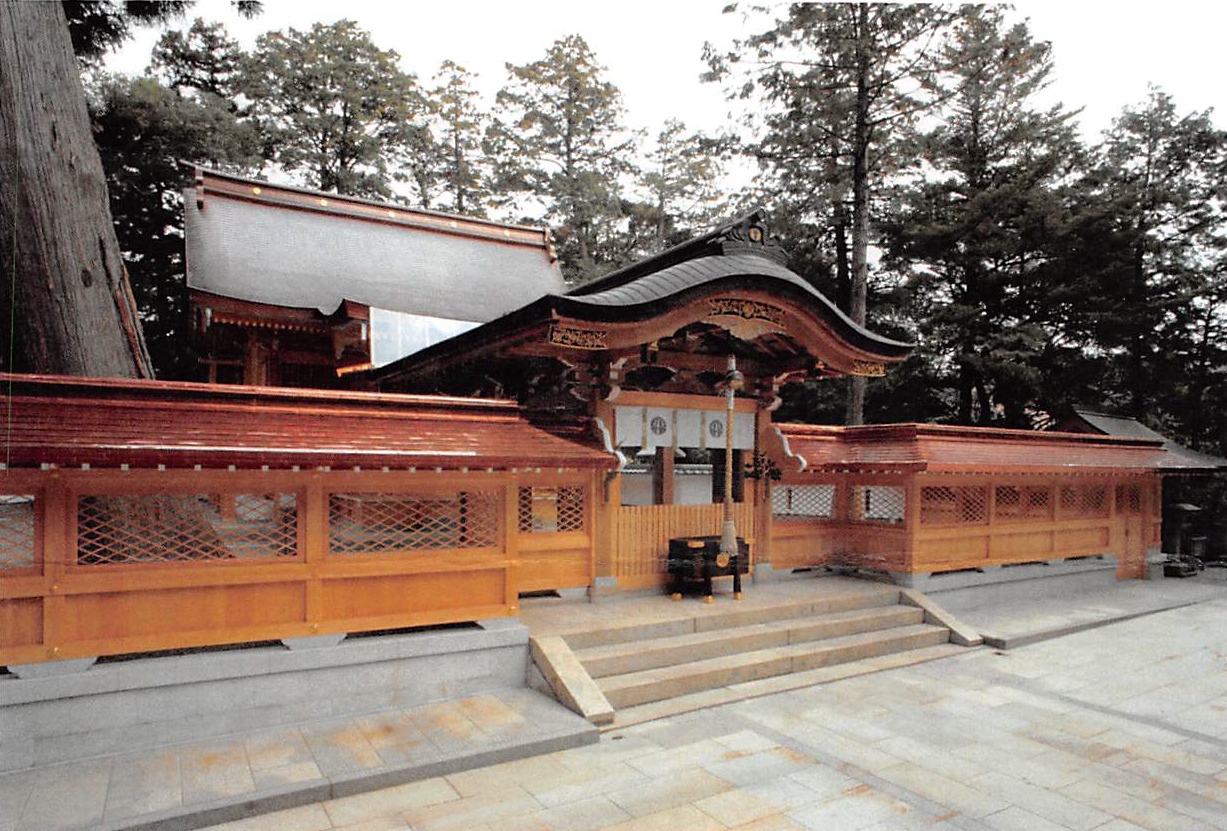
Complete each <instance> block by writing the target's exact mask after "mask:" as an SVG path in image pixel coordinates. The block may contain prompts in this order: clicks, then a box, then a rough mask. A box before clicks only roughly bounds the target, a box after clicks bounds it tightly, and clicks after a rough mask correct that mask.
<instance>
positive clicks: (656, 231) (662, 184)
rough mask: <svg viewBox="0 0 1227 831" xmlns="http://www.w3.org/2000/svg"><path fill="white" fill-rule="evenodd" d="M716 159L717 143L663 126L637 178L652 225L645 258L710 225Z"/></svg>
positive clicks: (716, 199) (715, 200) (680, 126)
mask: <svg viewBox="0 0 1227 831" xmlns="http://www.w3.org/2000/svg"><path fill="white" fill-rule="evenodd" d="M720 155H721V151H720V146H719V142H718V141H715V140H713V139H710V138H707V137H706V136H704V135H703V134H702V133H691V134H690V135H687V134H686V125H685V123H683V122H682V121H679V120H677V119H672V118H671V119H668V120H667V121H665V124H664V127H663V128H662V129H661V131H660V132H659V133H658V134H657V136H656V146H655V147H654V148H653V149H652V151H651V152H650V153H649V154H648V157H647V161H646V164H645V165H644V168H643V171H642V172H641V173H640V176H639V186H640V187H641V188H643V189H644V190H645V191H647V195H648V204H647V205H646V206H645V207H646V208H647V209H648V214H649V218H650V219H651V220H652V225H653V227H652V231H653V236H652V239H651V241H650V244H649V245H648V246H647V248H648V250H647V251H646V252H645V253H649V254H655V253H659V252H660V251H663V250H664V249H666V248H668V247H669V246H670V245H674V244H676V243H678V242H681V241H683V240H684V239H686V238H688V237H691V236H694V235H695V234H696V233H698V232H700V231H704V230H707V229H708V228H709V227H710V226H711V225H713V224H714V222H715V220H716V215H717V212H718V211H719V209H720V206H721V202H722V199H721V196H720V192H719V189H718V186H717V183H718V182H719V179H720V176H721V173H722V165H721V158H720Z"/></svg>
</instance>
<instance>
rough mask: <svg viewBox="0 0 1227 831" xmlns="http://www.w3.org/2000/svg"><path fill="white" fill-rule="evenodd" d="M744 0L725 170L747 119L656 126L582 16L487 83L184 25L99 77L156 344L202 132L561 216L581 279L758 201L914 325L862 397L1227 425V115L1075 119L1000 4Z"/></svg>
mask: <svg viewBox="0 0 1227 831" xmlns="http://www.w3.org/2000/svg"><path fill="white" fill-rule="evenodd" d="M132 5H133V4H125V3H120V2H106V3H101V4H83V3H66V4H65V8H66V9H70V10H75V11H73V12H72V13H71V14H70V15H69V16H70V19H72V20H74V21H75V23H74V26H76V29H77V34H78V39H79V42H80V43H81V46H80V51H81V55H82V56H84V57H85V59H87V60H97V55H99V54H101V52H102V51H105V49H107V48H109V47H110V46H113V45H114V44H116V43H118V42H119V41H122V39H123V38H124V37H126V36H127V33H128V32H129V31H130V27H131V26H133V25H138V24H140V23H141V22H142V21H146V20H151V19H152V20H154V21H158V20H162V19H165V16H166V15H170V14H175V13H178V12H179V11H182V9H183V8H184V7H186V6H187V5H188V4H186V3H155V4H150V5H149V8H148V9H141V10H137V12H138V13H137V14H135V15H130V14H129V7H130V6H132ZM155 7H156V9H155ZM155 10H156V14H154V12H155ZM764 13H765V14H766V15H767V17H763V14H764ZM74 15H75V16H74ZM146 15H150V16H146ZM157 15H162V17H158V16H157ZM747 19H748V20H752V21H753V22H752V23H750V24H748V28H747V31H748V32H749V34H748V35H746V36H745V37H744V38H742V39H741V40H740V41H738V42H736V43H734V44H733V45H732V46H731V47H730V48H728V49H725V50H723V51H718V50H716V49H715V48H711V47H709V48H708V49H707V52H706V55H705V61H706V64H707V69H708V75H709V77H710V78H712V79H717V80H720V81H722V82H723V83H724V84H725V85H726V88H727V92H728V94H729V95H730V97H732V98H734V99H740V100H742V101H743V102H745V104H746V105H747V109H748V110H749V111H750V112H751V114H752V116H751V117H750V118H749V119H748V121H747V123H746V124H745V125H744V130H743V131H742V134H741V135H740V136H739V137H738V138H737V140H736V143H737V145H738V146H739V148H740V150H741V151H743V152H744V153H746V154H747V157H748V158H750V159H752V160H754V162H755V163H756V164H757V165H758V168H759V176H758V178H757V179H756V181H755V183H754V185H753V187H752V188H748V189H746V188H741V189H738V190H735V191H733V192H729V190H728V188H727V185H726V184H725V183H724V182H723V181H722V179H721V175H722V166H723V165H722V161H723V160H724V159H725V158H726V157H727V156H728V154H729V152H730V148H732V147H733V146H734V143H735V142H734V141H733V140H731V139H729V138H727V137H722V138H721V139H720V140H718V141H717V140H715V139H713V138H712V137H710V136H704V135H702V134H700V133H698V132H694V131H691V130H689V129H687V128H686V127H685V126H683V125H682V124H681V123H679V122H673V121H670V122H667V123H665V124H662V125H658V127H657V129H654V130H653V131H652V134H653V136H654V139H655V140H654V141H653V142H650V143H648V144H647V146H646V147H645V148H643V149H642V150H641V149H640V148H639V146H638V143H637V138H638V137H637V135H636V134H635V133H633V132H632V131H630V130H629V129H628V128H627V126H626V113H625V112H624V110H623V107H622V99H621V95H620V93H619V91H618V88H617V86H615V83H614V80H613V79H612V78H610V77H609V72H608V70H606V69H605V68H604V67H603V66H601V64H600V63H599V61H598V60H597V58H596V56H595V55H594V54H593V53H592V50H591V49H590V48H589V46H588V44H587V43H586V42H585V41H584V40H583V39H582V38H581V37H579V36H578V35H574V36H570V37H567V38H564V39H562V40H559V41H558V42H556V43H554V44H553V45H552V46H551V47H550V48H549V49H548V50H547V51H546V53H545V54H544V55H543V56H542V58H541V59H540V60H538V61H534V62H530V63H526V64H523V65H508V81H507V83H506V85H505V86H504V88H503V90H502V91H501V92H500V93H499V95H498V96H497V99H496V100H495V101H493V102H483V100H482V98H481V96H480V95H478V94H477V93H476V92H475V87H476V84H475V79H474V76H472V75H471V74H470V73H468V72H467V71H465V70H464V69H463V68H462V67H460V66H458V65H457V64H455V63H454V62H451V61H448V62H444V64H443V65H442V66H441V67H440V69H439V71H438V73H437V74H436V75H435V76H434V78H433V81H432V83H431V84H430V87H429V89H423V88H421V87H419V86H418V84H417V82H416V79H414V77H413V76H412V75H411V74H409V73H408V72H407V71H406V70H405V69H404V67H403V65H402V62H401V60H400V58H399V56H397V55H396V54H395V53H393V52H389V51H385V50H382V49H380V48H378V47H377V46H376V45H375V44H374V42H373V40H372V38H371V36H370V35H369V34H368V33H366V32H363V31H362V30H361V29H359V28H358V27H357V26H356V25H355V24H353V23H352V22H347V21H341V22H339V23H337V24H333V25H328V26H326V25H322V24H320V25H317V26H315V27H312V28H311V29H310V30H308V31H305V32H298V31H295V30H292V29H291V30H286V31H284V32H273V33H270V34H268V35H266V36H265V37H264V38H262V39H261V40H260V41H259V43H258V44H257V46H256V48H255V49H254V50H252V51H251V54H245V53H244V52H243V50H242V49H241V48H240V47H239V46H238V45H237V44H236V43H235V42H234V40H233V39H231V38H230V36H229V35H228V34H227V33H226V32H225V30H224V28H222V27H220V26H219V25H217V24H210V23H205V22H203V21H196V22H195V23H193V24H192V25H191V27H190V28H188V29H187V30H186V31H182V32H168V33H166V34H165V35H164V36H163V37H162V39H161V40H160V41H159V44H158V46H157V48H156V49H155V54H154V55H153V57H152V59H151V65H150V73H151V74H152V75H153V76H154V78H150V79H142V80H132V79H126V80H124V79H107V78H102V79H99V81H98V82H97V84H96V85H95V88H94V94H93V99H92V101H91V108H92V112H93V115H94V118H95V122H96V125H95V129H96V139H97V142H98V145H99V147H100V149H101V151H102V156H103V160H104V164H105V166H106V169H107V176H108V182H109V183H110V186H111V190H112V206H113V210H114V212H115V216H116V219H117V222H118V226H117V229H118V232H119V237H120V240H121V243H122V245H123V248H124V256H125V260H126V262H127V265H128V269H129V271H130V272H131V273H132V277H133V283H134V286H135V291H136V293H137V295H138V296H139V297H140V299H141V304H142V308H143V310H144V314H145V316H146V326H147V330H148V331H149V333H150V343H151V345H152V346H153V351H154V353H155V355H158V356H159V357H158V366H159V371H160V372H162V373H163V374H168V375H169V374H171V373H175V374H178V373H181V372H187V371H189V370H190V364H189V363H187V362H186V360H185V359H184V356H183V355H182V354H176V353H175V347H174V346H173V344H176V343H177V344H180V345H181V344H182V343H183V340H184V338H183V337H182V331H181V323H180V322H179V321H181V320H182V307H183V302H182V296H181V294H178V295H177V294H176V290H175V289H174V288H169V287H170V286H176V285H178V286H181V281H182V278H181V276H180V275H181V273H182V262H181V257H182V254H181V240H180V239H179V236H178V235H179V234H180V231H179V226H178V223H179V219H178V217H177V215H176V213H177V211H178V210H179V208H178V204H177V200H178V198H179V197H178V190H179V188H178V182H177V181H176V178H177V176H178V175H179V174H178V173H177V172H176V170H175V168H174V165H173V159H174V158H176V157H180V158H187V159H190V160H198V161H204V162H207V163H210V164H217V165H222V166H227V165H230V166H236V167H238V168H240V169H251V168H255V167H259V166H260V165H262V164H263V165H265V166H266V167H267V166H272V167H273V168H275V169H277V170H278V172H284V173H288V174H289V175H290V176H291V177H296V178H298V179H299V181H302V182H304V183H305V184H308V185H310V186H314V187H318V188H321V189H325V190H340V191H343V192H347V193H354V194H360V195H368V196H372V195H373V196H383V197H388V196H393V197H395V198H407V199H411V200H413V201H415V202H417V203H419V204H424V205H430V206H435V207H439V208H443V209H446V210H454V211H458V212H463V213H467V214H472V215H477V216H482V215H492V216H498V217H500V218H507V219H512V218H515V219H522V220H524V221H529V222H546V223H549V224H552V225H553V226H554V229H555V234H556V239H557V243H558V247H559V251H560V254H561V256H562V261H563V266H564V271H565V273H566V275H567V277H568V278H569V279H570V280H573V281H578V280H584V279H589V278H591V277H593V276H597V275H599V274H601V273H603V272H605V271H607V270H609V269H612V268H616V267H618V266H620V265H622V264H624V263H626V262H629V261H633V260H636V259H639V258H641V257H643V256H647V255H649V254H651V253H655V252H657V251H659V250H661V249H663V248H666V247H668V246H670V245H673V244H676V243H677V242H681V241H683V240H684V239H686V238H688V237H690V236H693V235H694V234H696V233H700V232H702V231H703V230H706V229H707V228H709V227H711V226H712V225H714V224H717V223H718V222H719V221H722V220H724V219H727V218H729V217H730V216H731V215H732V213H733V212H734V211H735V210H738V209H740V208H743V207H745V206H747V205H748V204H752V203H755V202H759V201H762V202H765V203H766V204H767V205H768V207H769V208H770V209H771V212H772V217H773V226H774V227H773V232H774V233H775V234H777V235H780V236H782V237H783V240H784V242H785V246H786V247H787V248H788V249H789V250H790V251H791V260H790V267H791V268H793V269H794V270H795V271H797V272H798V273H799V274H801V275H802V276H803V277H805V278H806V279H808V280H809V281H810V282H811V283H813V284H814V285H815V286H816V287H818V288H819V290H821V291H823V292H824V293H827V294H828V295H829V296H831V297H832V298H833V299H835V300H836V302H837V303H838V304H839V305H840V307H841V308H843V309H845V310H847V311H848V312H849V313H850V314H852V315H853V316H854V317H855V316H857V315H858V314H859V311H858V307H859V304H860V303H861V297H865V298H867V305H868V306H869V311H870V314H869V318H870V319H871V321H872V322H871V326H872V327H873V328H874V329H876V330H879V331H881V332H883V333H884V334H888V335H891V336H894V337H897V338H901V339H905V340H907V339H911V340H916V341H917V348H916V350H915V352H914V354H913V356H912V357H911V358H909V360H908V361H906V362H905V363H904V364H903V365H901V366H899V367H896V368H893V369H892V370H891V372H889V373H888V377H887V378H886V379H883V380H881V381H875V382H873V383H872V384H870V385H869V387H868V389H867V393H866V397H865V400H864V415H865V418H866V419H867V420H871V421H882V420H918V419H919V420H936V421H948V422H961V423H982V424H1008V425H1011V426H1034V425H1038V424H1041V423H1045V422H1048V423H1051V422H1052V421H1053V420H1054V419H1055V418H1057V417H1059V416H1060V415H1062V414H1063V413H1064V411H1066V410H1067V409H1068V408H1069V407H1070V406H1072V405H1074V404H1089V405H1092V406H1096V407H1100V408H1103V409H1110V410H1111V409H1126V410H1129V411H1131V412H1133V413H1135V414H1138V415H1140V416H1141V417H1143V418H1144V419H1146V420H1147V421H1148V422H1149V423H1151V424H1152V425H1153V426H1155V427H1157V428H1159V429H1161V430H1164V431H1166V432H1169V433H1171V434H1172V435H1175V436H1177V437H1179V438H1182V439H1184V440H1185V441H1188V442H1191V443H1193V444H1194V445H1196V446H1199V447H1202V448H1204V449H1207V450H1211V451H1214V452H1220V453H1222V452H1225V451H1227V416H1224V415H1223V414H1224V413H1227V383H1224V382H1225V381H1227V336H1225V335H1227V242H1225V237H1227V217H1225V216H1224V198H1225V193H1224V192H1225V190H1227V138H1225V137H1224V135H1223V132H1222V131H1221V130H1218V129H1217V128H1216V127H1215V126H1214V121H1213V119H1212V115H1211V114H1210V113H1209V112H1205V113H1199V112H1193V113H1187V112H1184V111H1182V110H1181V109H1180V107H1179V106H1178V105H1177V102H1176V101H1175V99H1173V98H1172V97H1171V96H1170V95H1167V94H1165V93H1163V92H1161V91H1159V90H1153V91H1151V93H1150V94H1149V96H1147V97H1146V98H1145V100H1143V101H1141V102H1140V103H1139V104H1138V105H1137V106H1134V107H1129V108H1127V109H1126V110H1125V111H1124V112H1122V113H1121V115H1120V118H1119V119H1117V121H1116V122H1115V123H1114V125H1113V126H1112V128H1111V129H1110V130H1108V131H1107V132H1106V134H1105V135H1104V136H1103V137H1102V140H1101V141H1098V142H1096V141H1091V140H1085V141H1080V140H1079V139H1078V137H1077V133H1076V130H1075V127H1076V124H1075V120H1076V118H1077V113H1076V112H1072V113H1071V112H1070V111H1069V110H1067V109H1064V108H1062V107H1059V106H1057V107H1054V106H1051V105H1048V104H1043V105H1041V104H1040V103H1039V101H1041V100H1046V99H1041V95H1042V92H1043V90H1044V88H1045V86H1046V84H1047V83H1048V80H1049V79H1050V78H1051V77H1052V75H1053V60H1052V54H1051V51H1050V49H1049V47H1048V45H1047V44H1044V43H1040V42H1036V41H1035V40H1034V39H1033V37H1032V36H1031V34H1030V33H1029V32H1028V31H1027V28H1026V26H1025V25H1021V24H1018V23H1017V22H1016V21H1017V20H1018V19H1019V16H1018V15H1017V14H1016V13H1014V12H1012V11H1010V10H1008V9H1004V8H1002V7H982V6H975V7H972V6H964V7H958V8H954V7H946V6H933V5H927V6H926V5H918V4H913V5H896V4H877V3H869V4H793V5H790V6H786V7H775V8H772V9H760V10H756V11H754V12H753V13H752V15H751V16H750V17H749V18H747ZM91 44H93V45H91ZM91 55H92V56H94V57H92V58H91V57H89V56H91ZM180 351H181V350H180ZM850 405H853V406H854V405H855V402H854V401H848V400H846V399H845V396H844V394H843V391H842V390H841V388H840V386H839V385H833V384H831V383H830V382H817V383H810V384H806V385H799V386H797V387H794V388H790V389H789V390H787V394H786V395H785V404H784V407H783V409H782V410H781V411H780V413H779V415H780V417H782V418H790V419H801V420H811V421H813V420H816V421H827V422H830V421H835V420H840V419H841V418H846V417H847V414H848V412H849V411H850V409H852V407H850ZM841 413H843V415H841Z"/></svg>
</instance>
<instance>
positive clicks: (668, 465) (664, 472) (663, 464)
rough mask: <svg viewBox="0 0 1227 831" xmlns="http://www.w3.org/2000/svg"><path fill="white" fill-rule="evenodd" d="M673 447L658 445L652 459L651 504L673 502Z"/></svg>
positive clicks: (668, 503)
mask: <svg viewBox="0 0 1227 831" xmlns="http://www.w3.org/2000/svg"><path fill="white" fill-rule="evenodd" d="M673 461H674V457H673V448H672V447H658V448H656V455H655V457H653V459H652V504H653V505H672V504H673V489H674V480H673Z"/></svg>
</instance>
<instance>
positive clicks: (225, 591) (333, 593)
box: [0, 470, 594, 665]
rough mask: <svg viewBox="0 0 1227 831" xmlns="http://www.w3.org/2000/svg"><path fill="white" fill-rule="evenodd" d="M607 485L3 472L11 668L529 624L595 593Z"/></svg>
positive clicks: (401, 475)
mask: <svg viewBox="0 0 1227 831" xmlns="http://www.w3.org/2000/svg"><path fill="white" fill-rule="evenodd" d="M593 476H594V474H589V473H585V472H580V471H570V472H560V473H559V474H558V475H557V476H553V475H552V474H537V475H531V476H524V475H521V476H517V475H516V474H515V473H512V472H464V473H460V472H454V471H453V472H443V473H420V472H412V473H411V472H407V471H383V472H380V471H372V472H356V471H352V472H351V471H327V470H314V471H301V472H299V471H293V472H291V471H217V470H204V471H161V472H159V471H116V470H107V471H102V470H50V471H36V470H10V471H5V472H4V473H2V474H0V665H3V664H14V663H32V662H37V661H43V660H49V659H57V658H70V657H77V656H94V655H112V654H123V653H131V652H147V651H156V650H165V649H178V648H184V647H194V646H202V645H210V644H230V643H243V642H251V641H262V640H273V639H280V638H286V637H297V636H306V635H315V634H323V633H329V632H355V631H369V630H376V629H386V628H400V627H407V626H421V625H430V624H440V623H451V622H459V621H471V620H481V619H486V618H493V617H504V616H510V615H515V614H516V613H517V611H518V600H517V593H518V592H519V591H521V590H522V589H521V586H520V581H521V579H522V580H523V582H524V583H525V584H526V585H529V586H539V587H548V588H558V587H562V585H575V584H578V585H588V583H589V582H590V577H591V573H592V558H593V537H592V531H591V529H592V527H593V522H592V517H591V514H592V504H591V503H592V498H591V495H592V481H593V480H592V477H593ZM521 552H523V555H524V556H525V557H526V558H528V559H527V562H522V561H521V559H520V558H521ZM536 563H545V564H547V565H548V566H549V568H544V569H538V571H540V572H541V573H540V574H538V576H536V577H532V578H529V577H528V576H526V575H525V574H524V572H526V571H527V572H532V571H533V569H534V568H535V567H536V566H535V564H536ZM558 583H561V584H562V585H556V584H558Z"/></svg>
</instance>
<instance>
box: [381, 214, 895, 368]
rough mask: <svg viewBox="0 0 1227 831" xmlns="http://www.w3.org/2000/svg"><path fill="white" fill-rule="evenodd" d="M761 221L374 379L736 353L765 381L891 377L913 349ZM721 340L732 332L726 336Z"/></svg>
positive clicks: (537, 307) (744, 222)
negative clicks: (543, 361)
mask: <svg viewBox="0 0 1227 831" xmlns="http://www.w3.org/2000/svg"><path fill="white" fill-rule="evenodd" d="M783 258H784V257H783V252H782V251H781V250H780V249H779V248H778V246H777V245H775V244H774V242H773V241H771V240H770V238H769V236H768V231H767V228H766V225H765V222H764V219H763V216H762V214H761V213H759V212H755V213H753V214H750V215H749V216H747V217H744V218H743V219H741V220H738V221H737V222H735V223H732V224H730V225H726V226H724V227H722V228H719V229H717V230H715V231H713V232H711V233H709V234H707V235H705V236H702V237H699V238H697V239H695V240H692V241H691V242H688V243H685V244H684V245H681V246H678V247H676V248H673V249H671V250H669V251H666V252H664V253H663V254H660V255H658V256H656V257H652V258H650V259H648V260H644V261H642V262H640V263H636V264H635V265H633V266H630V267H629V268H626V269H622V270H621V271H618V272H615V273H613V274H610V275H608V276H606V277H604V278H602V279H600V280H597V281H595V282H593V283H590V284H588V285H585V286H581V287H579V288H577V289H574V290H572V291H571V292H569V293H567V294H561V295H559V294H550V295H546V296H545V297H542V298H540V299H539V300H537V301H535V302H533V303H530V304H528V305H526V306H524V307H522V308H520V309H517V310H516V311H513V312H511V313H510V314H507V315H505V316H503V317H501V318H498V319H497V320H494V321H491V322H490V323H487V324H485V325H484V326H481V327H478V328H477V329H474V330H472V331H470V332H467V333H465V334H463V335H460V336H458V337H455V338H452V339H450V340H447V341H444V342H442V343H439V344H436V345H435V346H433V347H430V348H428V349H424V350H422V351H421V352H419V353H417V354H415V355H411V356H409V357H407V358H405V359H403V360H401V361H398V362H396V363H394V364H391V365H389V366H388V367H385V368H384V369H383V370H381V371H379V372H377V373H375V376H374V377H375V378H376V380H377V381H378V382H379V383H381V384H383V383H389V384H392V385H397V384H400V383H407V384H410V385H412V384H413V383H415V382H420V381H421V380H422V379H424V378H426V377H429V376H430V375H431V374H432V373H437V372H439V371H441V370H444V369H446V368H448V367H449V366H451V365H453V364H458V363H465V362H471V361H473V360H475V359H477V358H479V357H482V356H488V355H498V356H500V357H508V356H517V355H519V356H525V357H554V358H558V359H559V360H562V361H564V362H566V363H569V364H578V363H589V364H596V363H607V362H616V361H618V360H619V359H620V358H622V357H626V356H631V355H637V354H639V353H640V351H641V350H643V349H649V350H651V351H652V352H653V354H658V355H659V360H660V363H661V364H662V365H681V366H688V367H691V368H698V367H701V366H702V360H703V359H704V358H710V359H712V360H715V359H718V358H722V357H723V356H726V355H728V354H735V355H737V356H738V357H739V358H741V359H743V360H745V361H746V362H747V364H748V365H751V366H756V367H759V368H761V369H762V370H764V373H763V374H769V375H780V374H786V373H789V372H801V371H805V372H814V371H820V372H822V373H823V374H828V375H881V374H883V372H884V370H885V365H886V364H888V363H892V362H897V361H901V360H903V359H904V358H905V357H907V355H908V353H909V351H910V350H911V349H912V345H911V344H908V343H903V342H900V341H897V340H892V339H890V338H886V337H883V336H881V335H878V334H875V333H874V332H871V331H869V330H868V329H866V328H865V327H863V326H860V325H858V324H856V323H855V322H853V321H852V320H851V319H850V318H848V317H847V315H845V314H844V313H843V312H841V311H840V310H839V309H838V308H836V306H835V305H834V304H833V303H832V302H831V301H830V300H828V299H827V298H826V297H824V296H823V295H822V294H821V293H819V292H818V291H817V290H816V289H814V288H813V286H811V285H810V284H809V283H807V282H806V281H805V280H804V279H802V278H801V277H800V276H799V275H797V274H795V273H794V272H792V271H790V270H789V269H788V268H786V267H785V266H784V264H783V262H782V261H783ZM720 333H724V334H723V335H721V334H720Z"/></svg>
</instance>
